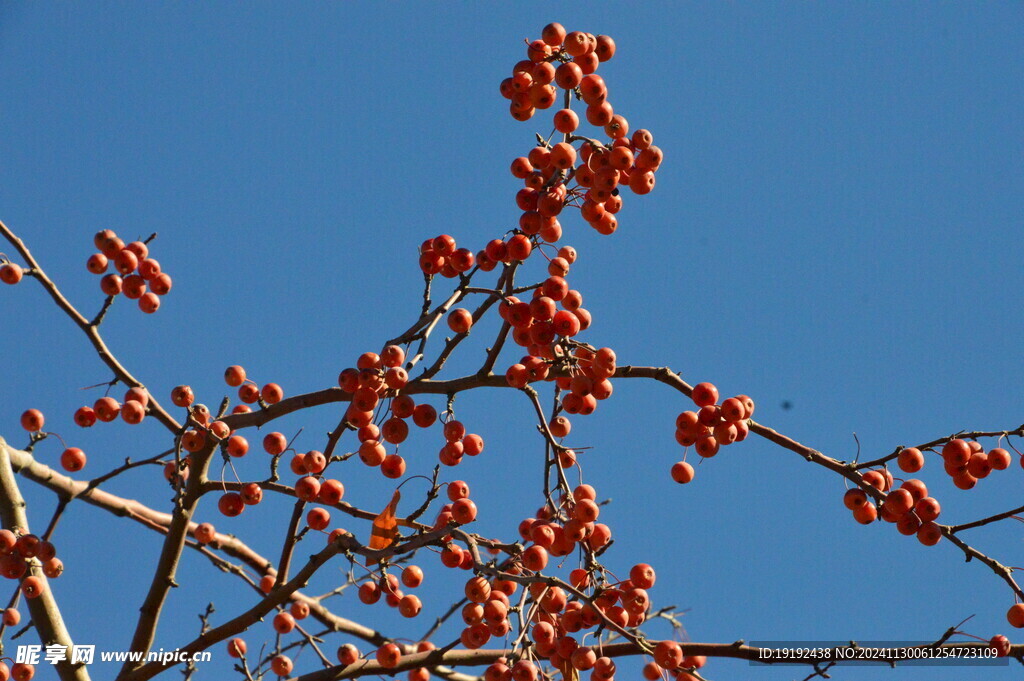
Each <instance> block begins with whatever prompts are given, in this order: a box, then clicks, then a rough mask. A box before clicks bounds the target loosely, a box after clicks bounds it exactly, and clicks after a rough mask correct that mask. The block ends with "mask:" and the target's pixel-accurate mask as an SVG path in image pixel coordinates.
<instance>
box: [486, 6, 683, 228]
mask: <svg viewBox="0 0 1024 681" xmlns="http://www.w3.org/2000/svg"><path fill="white" fill-rule="evenodd" d="M541 35H542V38H541V39H540V40H534V41H533V42H531V43H530V44H529V46H528V47H527V57H528V58H527V59H525V60H523V61H520V62H518V63H517V64H516V65H515V66H514V67H513V69H512V76H511V77H509V78H506V79H505V80H503V81H502V82H501V87H500V91H501V94H502V95H503V96H504V97H505V98H506V99H509V100H511V102H510V104H509V108H510V111H511V113H512V117H513V118H515V119H516V120H519V121H525V120H529V119H530V118H532V117H533V115H534V113H535V112H536V110H537V109H548V108H551V107H552V106H554V104H555V102H556V100H557V99H558V93H557V90H556V89H555V86H557V87H558V88H561V89H562V90H564V108H562V109H560V110H558V111H557V112H556V113H555V114H554V128H555V131H557V132H560V133H562V134H563V140H562V141H561V142H557V143H555V144H551V143H550V142H549V141H546V140H544V139H543V138H539V139H540V144H539V145H538V146H537V147H535V148H534V149H533V150H532V151H530V153H529V154H528V155H527V156H525V157H519V158H517V159H515V160H514V161H513V162H512V166H511V171H512V175H513V176H515V177H516V178H519V179H521V180H523V182H524V184H525V188H524V189H521V190H520V191H519V193H518V194H517V195H516V203H517V204H518V206H519V208H520V210H522V211H523V215H522V216H521V217H520V221H519V228H520V230H522V232H523V233H524V234H526V235H531V236H532V235H534V234H540V235H541V237H542V238H543V239H544V240H546V241H548V242H554V241H557V239H558V237H559V236H560V235H561V227H560V226H559V225H558V219H557V216H558V215H559V214H560V213H561V211H562V209H563V208H564V207H565V206H567V205H573V206H576V207H578V208H579V209H580V214H581V215H582V216H583V219H584V220H586V221H587V223H588V224H590V226H591V227H593V228H594V229H595V230H597V231H598V232H599V233H601V234H611V233H612V232H614V231H615V230H616V229H617V228H618V219H617V218H616V213H618V212H619V210H620V209H621V208H622V197H621V195H620V194H619V187H620V186H628V187H629V188H630V189H631V190H632V191H633V193H635V194H641V195H642V194H648V193H650V191H651V190H652V189H654V183H655V178H654V174H655V172H656V171H657V170H658V168H659V167H660V166H661V162H662V159H663V154H662V152H661V150H660V149H659V148H658V147H656V146H654V137H653V136H652V135H651V133H650V132H648V131H647V130H642V129H641V130H636V131H635V132H634V133H633V134H632V136H630V135H629V122H628V121H627V120H626V119H625V118H624V117H623V116H621V115H619V114H616V113H615V112H614V109H613V108H612V105H611V103H610V102H609V101H608V87H607V85H606V84H605V82H604V79H603V78H602V77H601V76H599V75H597V74H596V71H597V68H598V66H599V65H600V64H601V62H605V61H608V60H609V59H611V58H612V57H613V56H614V55H615V41H613V40H612V39H611V38H609V37H608V36H604V35H599V36H594V35H593V34H590V33H584V32H582V31H573V32H572V33H566V30H565V28H563V27H562V25H561V24H557V23H553V24H548V25H547V26H545V27H544V30H543V31H542V33H541ZM556 63H557V64H558V66H557V67H556V66H555V64H556ZM552 83H554V85H552ZM573 95H574V96H575V97H576V99H577V100H583V102H584V103H585V104H586V105H587V108H586V111H585V118H586V120H587V122H588V123H590V124H591V125H593V126H596V127H599V128H602V129H603V130H602V132H603V133H604V135H605V136H606V137H607V138H608V139H609V140H610V141H609V142H608V143H602V142H600V141H599V140H597V139H591V138H588V137H582V136H579V135H577V134H575V133H576V132H577V128H578V127H579V125H580V119H579V115H578V114H576V112H574V111H573V110H572V109H571V108H570V103H571V97H572V96H573ZM576 144H579V146H575V145H576Z"/></svg>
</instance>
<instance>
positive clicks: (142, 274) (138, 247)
mask: <svg viewBox="0 0 1024 681" xmlns="http://www.w3.org/2000/svg"><path fill="white" fill-rule="evenodd" d="M93 244H95V246H96V248H98V249H99V251H100V252H99V253H93V254H92V255H90V256H89V260H88V261H86V264H85V266H86V269H88V270H89V271H90V272H92V273H93V274H97V275H103V278H102V279H100V290H101V291H103V292H104V293H105V294H107V295H108V296H116V295H120V294H122V293H123V294H124V296H125V297H126V298H130V299H131V300H138V301H139V309H140V310H142V311H143V312H145V313H146V314H152V313H154V312H156V311H157V310H158V309H159V308H160V297H161V296H164V295H167V293H169V292H170V290H171V277H170V275H169V274H167V273H166V272H162V271H161V270H160V263H159V262H157V261H156V260H155V259H153V258H151V257H149V246H147V245H146V244H145V242H142V241H133V242H131V243H130V244H127V245H125V243H124V241H123V240H122V239H121V238H119V237H118V236H117V234H116V233H115V232H114V231H113V230H111V229H104V230H101V231H99V232H97V233H96V236H94V237H93ZM111 264H113V266H114V269H115V270H116V272H111V273H110V274H105V273H106V271H107V269H108V267H109V266H110V265H111ZM147 285H148V288H149V290H148V291H147V290H146V288H147Z"/></svg>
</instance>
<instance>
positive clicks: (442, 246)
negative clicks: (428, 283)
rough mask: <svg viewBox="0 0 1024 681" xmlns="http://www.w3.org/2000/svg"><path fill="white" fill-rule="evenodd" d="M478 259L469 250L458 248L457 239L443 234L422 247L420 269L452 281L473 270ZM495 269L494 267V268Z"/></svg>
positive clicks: (427, 241)
mask: <svg viewBox="0 0 1024 681" xmlns="http://www.w3.org/2000/svg"><path fill="white" fill-rule="evenodd" d="M475 262H476V258H475V257H474V256H473V252H472V251H470V250H469V249H468V248H457V244H456V243H455V239H454V238H453V237H451V236H449V235H447V234H441V235H440V236H436V237H434V238H433V239H427V240H426V241H424V242H423V243H422V244H421V245H420V269H421V270H423V272H424V273H425V274H440V275H441V276H443V277H447V278H449V279H452V278H454V277H457V276H459V275H460V274H463V273H464V272H468V271H469V270H471V269H473V265H474V263H475ZM492 268H493V266H492Z"/></svg>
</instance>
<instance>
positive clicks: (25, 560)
mask: <svg viewBox="0 0 1024 681" xmlns="http://www.w3.org/2000/svg"><path fill="white" fill-rule="evenodd" d="M33 561H38V562H39V563H41V564H42V569H43V574H44V575H46V576H47V577H49V578H50V579H56V578H57V577H60V575H61V573H63V572H64V563H62V562H61V560H60V558H58V557H57V549H56V548H55V547H54V545H53V544H51V543H50V542H48V541H44V540H42V539H40V538H39V537H37V536H36V535H34V534H29V533H27V532H22V531H20V530H18V529H15V530H13V531H12V530H0V575H3V576H4V577H6V578H7V579H20V580H21V593H22V594H23V595H24V596H25V598H38V597H39V596H41V595H42V594H43V592H44V591H45V590H46V582H44V581H43V580H42V579H41V578H40V577H37V576H36V575H28V576H27V577H26V575H27V574H28V571H29V568H30V567H32V565H33V564H34V563H33ZM13 612H14V614H11V613H10V611H9V610H8V611H5V612H4V619H5V622H6V620H7V619H8V618H15V617H17V611H16V610H15V611H13ZM15 624H17V622H15Z"/></svg>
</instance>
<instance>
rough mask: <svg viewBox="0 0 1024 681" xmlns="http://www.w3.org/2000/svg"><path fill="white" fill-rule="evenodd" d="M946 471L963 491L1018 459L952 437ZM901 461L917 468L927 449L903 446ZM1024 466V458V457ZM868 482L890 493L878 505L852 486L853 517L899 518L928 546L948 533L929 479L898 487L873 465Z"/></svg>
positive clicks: (1015, 614) (1016, 616) (1020, 619)
mask: <svg viewBox="0 0 1024 681" xmlns="http://www.w3.org/2000/svg"><path fill="white" fill-rule="evenodd" d="M940 454H941V456H942V460H943V470H944V471H945V472H946V474H947V475H949V476H950V477H951V478H952V480H953V484H954V485H956V487H957V488H959V489H963V490H969V489H973V488H974V486H975V485H977V484H978V480H980V479H982V478H985V477H988V475H989V473H991V472H992V471H993V470H1006V469H1007V468H1009V467H1010V464H1011V463H1012V461H1013V458H1012V456H1011V455H1010V453H1009V452H1008V451H1007V450H1006V449H1003V448H1002V447H994V448H993V449H991V450H989V451H988V452H986V451H985V448H984V447H983V446H982V445H981V443H980V442H977V441H976V440H964V439H962V438H951V439H950V440H948V441H946V443H945V444H944V445H943V446H942V450H941V452H940ZM896 463H897V465H898V466H899V468H900V470H902V471H903V472H904V473H917V472H918V471H920V470H921V469H923V468H924V464H925V459H924V453H923V452H922V451H921V450H920V449H919V448H917V447H904V448H902V449H900V450H899V453H898V454H897V455H896ZM1021 465H1022V466H1024V457H1022V458H1021ZM862 479H863V481H864V483H866V484H867V485H870V486H871V487H874V488H875V489H877V490H878V491H879V492H882V493H884V494H885V497H884V499H883V500H882V503H881V504H880V505H879V506H876V505H875V504H873V503H871V500H870V499H869V498H868V496H867V494H866V493H865V491H864V490H863V489H860V488H853V489H849V490H847V491H846V493H845V494H844V495H843V504H844V505H845V506H846V507H847V508H848V509H850V510H851V511H852V512H853V517H854V519H855V520H856V521H857V522H859V523H862V524H864V525H868V524H871V523H873V522H875V521H876V520H877V519H879V518H881V519H882V520H884V521H886V522H889V523H894V524H895V525H896V529H897V531H899V533H900V534H904V535H907V536H911V535H916V536H917V539H918V541H920V542H921V543H922V544H924V545H925V546H934V545H935V544H937V543H939V541H941V540H942V537H943V530H942V527H941V526H940V525H939V524H938V523H936V522H935V521H936V520H937V519H938V517H939V514H940V513H941V511H942V507H941V505H940V504H939V502H938V500H937V499H935V498H934V497H931V496H929V495H928V488H927V486H926V485H925V483H924V482H923V481H921V480H918V479H916V478H912V479H909V480H905V481H903V482H902V483H901V484H900V486H899V487H898V488H897V489H893V483H894V478H893V476H892V473H890V472H889V471H888V470H887V469H886V468H879V469H874V470H869V471H867V472H866V473H864V475H863V476H862ZM1006 618H1007V620H1008V621H1009V623H1010V624H1011V625H1013V626H1014V627H1017V628H1024V604H1019V603H1018V604H1016V605H1014V606H1012V607H1011V608H1010V610H1009V611H1008V612H1007V615H1006ZM1004 642H1005V646H1008V645H1009V642H1008V641H1007V640H1006V637H1005V636H996V637H994V638H993V639H992V640H991V642H990V643H991V645H992V647H993V648H995V649H996V650H997V651H998V650H1002V649H1003V648H1004Z"/></svg>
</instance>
